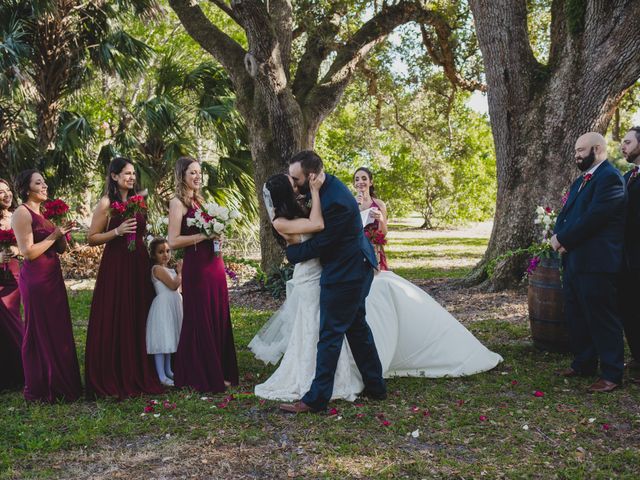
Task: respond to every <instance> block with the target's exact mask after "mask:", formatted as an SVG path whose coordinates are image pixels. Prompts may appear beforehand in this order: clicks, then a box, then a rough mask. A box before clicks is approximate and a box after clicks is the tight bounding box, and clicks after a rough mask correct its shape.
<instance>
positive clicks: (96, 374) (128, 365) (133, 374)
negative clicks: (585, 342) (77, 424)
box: [85, 215, 164, 399]
mask: <svg viewBox="0 0 640 480" xmlns="http://www.w3.org/2000/svg"><path fill="white" fill-rule="evenodd" d="M123 220H124V219H123V218H122V217H121V216H114V217H112V218H110V219H109V224H108V226H107V230H111V229H113V228H116V227H117V226H118V225H120V224H121V223H122V221H123ZM145 229H146V221H145V219H144V217H143V216H142V215H139V216H138V228H137V233H136V249H135V250H134V251H129V250H128V248H127V240H126V235H122V236H120V237H116V238H114V239H113V240H110V241H109V242H107V244H106V245H105V248H104V253H103V254H102V260H101V261H100V268H99V270H98V277H97V279H96V286H95V289H94V291H93V300H92V302H91V313H90V314H89V327H88V330H87V349H86V353H85V383H86V386H85V388H86V390H87V397H88V398H96V397H116V398H118V399H125V398H129V397H135V396H138V395H142V394H145V393H148V394H154V393H162V392H163V391H164V389H163V387H162V385H161V384H160V380H158V375H157V374H156V371H155V368H154V367H153V364H152V361H153V360H152V358H151V357H150V356H149V355H147V345H146V325H147V314H148V313H149V307H150V306H151V300H152V299H153V286H152V284H151V274H150V271H151V270H150V268H151V267H150V265H149V254H148V253H147V248H146V246H145V243H144V240H143V238H142V235H143V232H144V231H145Z"/></svg>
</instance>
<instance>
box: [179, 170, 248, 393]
mask: <svg viewBox="0 0 640 480" xmlns="http://www.w3.org/2000/svg"><path fill="white" fill-rule="evenodd" d="M175 174H176V193H175V197H174V198H172V199H171V202H170V203H169V246H170V247H171V248H172V249H176V248H184V249H185V253H184V261H183V265H182V298H183V305H184V318H183V321H182V331H181V332H180V341H179V343H178V351H177V352H176V356H175V368H174V374H175V377H174V382H175V384H176V386H177V387H193V388H194V389H196V390H198V391H199V392H214V393H215V392H222V391H224V390H225V388H226V387H227V386H229V385H237V384H238V364H237V361H236V350H235V347H234V344H233V332H232V329H231V315H230V314H229V294H228V292H227V279H226V276H225V272H224V262H223V261H222V258H221V257H220V256H216V255H215V254H214V251H213V244H212V241H211V239H210V238H207V237H206V236H205V235H204V234H202V233H199V232H198V229H197V228H196V227H193V226H192V227H188V226H187V218H189V217H193V216H194V212H195V209H196V208H198V207H200V206H201V205H202V197H201V196H200V193H199V189H200V185H201V183H202V172H201V170H200V163H199V162H198V161H197V160H195V159H193V158H191V157H181V158H179V159H178V161H177V162H176V170H175Z"/></svg>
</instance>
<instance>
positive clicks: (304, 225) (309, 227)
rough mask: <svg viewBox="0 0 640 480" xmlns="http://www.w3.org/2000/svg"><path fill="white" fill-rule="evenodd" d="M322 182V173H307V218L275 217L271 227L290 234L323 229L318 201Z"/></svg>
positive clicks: (281, 233) (283, 234) (282, 233)
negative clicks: (308, 195) (308, 211)
mask: <svg viewBox="0 0 640 480" xmlns="http://www.w3.org/2000/svg"><path fill="white" fill-rule="evenodd" d="M322 182H324V175H323V176H321V177H320V176H318V175H315V174H311V175H309V187H310V188H311V213H310V214H309V218H294V219H292V220H288V219H286V218H282V217H280V218H276V219H275V220H274V221H273V228H275V229H276V231H277V232H278V233H279V234H280V235H282V236H285V235H292V234H300V233H317V232H321V231H322V230H324V219H323V218H322V204H321V203H320V187H322Z"/></svg>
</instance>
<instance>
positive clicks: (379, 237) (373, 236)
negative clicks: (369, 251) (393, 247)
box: [364, 228, 387, 245]
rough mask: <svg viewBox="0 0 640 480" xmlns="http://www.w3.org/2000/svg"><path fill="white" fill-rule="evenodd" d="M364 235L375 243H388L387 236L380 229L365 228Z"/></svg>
mask: <svg viewBox="0 0 640 480" xmlns="http://www.w3.org/2000/svg"><path fill="white" fill-rule="evenodd" d="M364 235H365V237H367V238H368V239H369V241H370V242H371V243H372V244H374V245H386V244H387V237H386V236H385V234H384V233H382V232H381V231H380V230H377V229H374V228H366V229H365V230H364Z"/></svg>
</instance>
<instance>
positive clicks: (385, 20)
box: [303, 0, 435, 123]
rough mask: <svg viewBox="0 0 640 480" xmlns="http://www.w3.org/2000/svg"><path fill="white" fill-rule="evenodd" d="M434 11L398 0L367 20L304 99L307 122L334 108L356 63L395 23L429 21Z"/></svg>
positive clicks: (314, 121) (320, 118)
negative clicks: (398, 0)
mask: <svg viewBox="0 0 640 480" xmlns="http://www.w3.org/2000/svg"><path fill="white" fill-rule="evenodd" d="M433 15H435V13H434V12H433V11H432V10H426V9H424V8H423V7H422V6H421V5H419V4H418V3H417V2H413V1H405V0H401V1H400V2H398V3H397V4H395V5H392V6H385V5H383V8H382V9H381V10H380V12H379V13H377V14H376V15H374V17H373V18H372V19H371V20H369V21H368V22H366V23H365V24H364V25H363V26H362V27H361V28H360V29H359V30H358V31H357V32H356V33H355V34H354V35H353V36H352V37H351V39H350V40H349V41H348V42H347V43H346V44H345V45H344V46H342V47H341V48H340V49H338V50H337V55H336V58H335V60H334V61H333V63H332V65H331V67H330V68H329V71H328V72H327V74H326V75H325V76H324V78H323V79H322V80H321V81H320V83H319V84H318V85H316V86H314V87H313V88H312V90H311V91H310V92H309V94H308V95H307V97H306V98H305V100H304V106H303V112H304V114H305V117H306V118H307V120H308V121H309V122H313V123H316V122H317V123H319V122H321V121H322V120H323V119H324V118H325V117H326V115H327V114H328V113H329V112H331V110H333V108H335V106H336V104H337V103H338V101H339V100H340V97H341V96H342V94H343V92H344V89H345V87H346V86H347V84H348V83H349V81H350V80H351V78H352V77H353V73H354V71H355V69H356V66H357V65H358V63H359V62H360V61H361V60H362V59H363V58H364V57H365V56H366V55H367V54H368V53H369V52H370V51H371V49H372V48H373V47H374V46H375V45H377V44H378V43H380V42H382V40H384V38H385V37H386V35H388V34H389V33H390V32H391V31H393V30H394V29H395V28H396V27H397V26H399V25H402V24H404V23H408V22H410V21H418V22H421V21H428V20H429V18H430V17H431V16H433Z"/></svg>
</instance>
